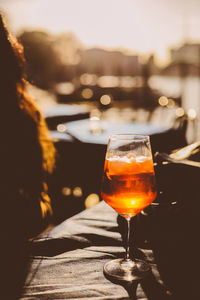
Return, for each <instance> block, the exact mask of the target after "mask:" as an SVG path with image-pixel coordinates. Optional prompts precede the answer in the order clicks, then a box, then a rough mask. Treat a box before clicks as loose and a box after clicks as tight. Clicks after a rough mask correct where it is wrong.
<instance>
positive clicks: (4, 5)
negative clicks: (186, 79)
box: [0, 0, 200, 63]
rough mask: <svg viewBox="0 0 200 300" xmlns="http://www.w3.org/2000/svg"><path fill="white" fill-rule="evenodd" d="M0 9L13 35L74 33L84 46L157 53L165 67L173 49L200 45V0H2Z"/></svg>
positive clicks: (0, 0)
mask: <svg viewBox="0 0 200 300" xmlns="http://www.w3.org/2000/svg"><path fill="white" fill-rule="evenodd" d="M0 8H1V10H2V11H3V12H4V14H5V15H6V19H7V22H8V24H9V28H10V29H11V30H12V31H13V32H15V33H16V32H18V31H21V30H22V29H24V28H26V29H27V28H28V29H33V28H37V29H38V28H44V29H48V30H49V31H51V32H53V33H57V32H64V31H67V32H68V31H73V32H74V33H75V34H76V36H77V37H78V38H79V40H80V41H81V42H82V43H83V45H84V46H86V47H93V46H101V47H106V48H125V49H128V50H130V51H133V52H137V53H142V54H149V53H156V55H157V58H158V61H160V62H161V63H165V62H166V61H167V58H168V51H169V49H170V48H171V47H177V46H179V45H180V44H181V43H182V42H183V41H185V40H187V41H191V42H192V41H195V42H200V29H199V28H200V1H199V0H0Z"/></svg>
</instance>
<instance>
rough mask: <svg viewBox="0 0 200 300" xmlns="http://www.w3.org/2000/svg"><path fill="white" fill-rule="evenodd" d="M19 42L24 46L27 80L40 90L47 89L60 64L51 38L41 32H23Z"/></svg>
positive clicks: (53, 79)
mask: <svg viewBox="0 0 200 300" xmlns="http://www.w3.org/2000/svg"><path fill="white" fill-rule="evenodd" d="M19 41H20V42H21V43H22V45H23V46H24V54H25V58H26V60H27V74H28V79H29V80H30V81H31V82H32V83H33V84H36V85H37V86H39V87H41V88H45V89H46V88H49V87H50V86H51V84H52V82H54V81H55V73H56V72H55V70H57V68H58V66H59V64H60V63H59V57H58V55H57V53H56V51H55V50H54V48H53V47H52V38H51V36H50V35H49V34H47V33H46V32H42V31H31V32H30V31H25V32H23V33H22V34H21V35H20V36H19Z"/></svg>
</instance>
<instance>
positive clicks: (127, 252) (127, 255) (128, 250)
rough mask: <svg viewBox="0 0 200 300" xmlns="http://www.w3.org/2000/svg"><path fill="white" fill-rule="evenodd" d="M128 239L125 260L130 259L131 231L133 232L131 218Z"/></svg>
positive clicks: (128, 221) (128, 223) (128, 224)
mask: <svg viewBox="0 0 200 300" xmlns="http://www.w3.org/2000/svg"><path fill="white" fill-rule="evenodd" d="M126 221H127V239H126V255H125V260H129V259H130V231H131V218H127V219H126Z"/></svg>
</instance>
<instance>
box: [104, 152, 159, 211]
mask: <svg viewBox="0 0 200 300" xmlns="http://www.w3.org/2000/svg"><path fill="white" fill-rule="evenodd" d="M156 195H157V192H156V189H155V174H154V168H153V162H152V159H150V158H145V157H142V156H140V157H134V156H132V157H131V156H130V155H127V156H124V157H120V158H119V157H111V158H108V159H106V160H105V166H104V175H103V180H102V198H103V200H104V201H105V202H107V203H108V204H109V205H110V206H111V207H113V208H114V209H115V210H116V211H117V212H118V213H119V214H121V215H123V216H125V217H126V216H127V217H128V216H135V215H136V214H138V213H139V212H140V211H141V210H143V209H144V208H145V207H146V206H148V205H149V204H150V203H151V202H152V201H154V199H155V198H156Z"/></svg>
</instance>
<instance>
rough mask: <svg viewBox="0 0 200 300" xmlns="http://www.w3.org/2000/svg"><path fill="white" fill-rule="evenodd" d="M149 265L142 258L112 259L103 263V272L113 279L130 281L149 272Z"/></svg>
mask: <svg viewBox="0 0 200 300" xmlns="http://www.w3.org/2000/svg"><path fill="white" fill-rule="evenodd" d="M150 271H151V267H150V266H149V264H148V263H146V262H145V261H143V260H139V259H135V260H134V261H132V260H131V259H128V260H125V259H114V260H111V261H109V262H107V263H106V264H105V265H104V274H105V275H106V276H107V277H108V279H111V280H112V279H113V280H115V281H125V282H129V283H130V282H132V281H135V280H140V279H142V278H144V277H145V276H146V275H148V274H149V272H150Z"/></svg>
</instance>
